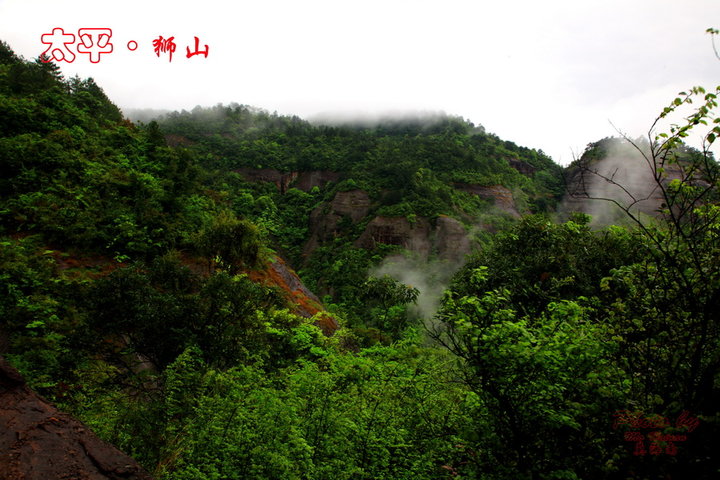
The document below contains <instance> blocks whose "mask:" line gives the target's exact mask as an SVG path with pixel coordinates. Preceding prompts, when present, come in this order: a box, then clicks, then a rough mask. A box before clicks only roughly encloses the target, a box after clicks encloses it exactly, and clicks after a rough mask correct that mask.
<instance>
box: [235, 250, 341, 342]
mask: <svg viewBox="0 0 720 480" xmlns="http://www.w3.org/2000/svg"><path fill="white" fill-rule="evenodd" d="M248 276H249V277H250V279H251V280H252V281H254V282H258V283H262V284H264V285H268V286H275V287H278V288H280V290H281V291H282V293H283V295H284V296H285V299H286V300H287V301H288V303H289V304H290V305H291V306H292V307H291V308H292V310H293V312H294V313H296V314H298V315H300V316H303V317H306V318H310V317H312V316H313V315H315V314H317V313H320V312H325V308H324V307H323V306H322V304H321V303H320V299H318V298H317V296H316V295H315V294H314V293H313V292H311V291H310V290H309V289H308V288H307V287H306V286H305V284H304V283H303V282H302V280H300V277H298V275H297V273H295V271H294V270H293V269H291V268H290V267H289V266H288V265H287V264H286V263H285V261H284V260H283V259H282V258H280V257H275V258H274V259H273V260H272V261H271V262H270V263H268V264H267V265H266V268H265V269H263V270H254V271H252V272H249V275H248ZM316 325H317V326H318V327H320V329H321V330H322V331H323V333H324V334H325V335H332V334H333V333H334V332H335V331H336V330H337V329H338V328H340V326H339V324H338V322H337V320H336V319H335V318H333V317H332V316H331V315H330V314H328V313H327V312H325V313H324V314H323V315H319V316H318V317H316Z"/></svg>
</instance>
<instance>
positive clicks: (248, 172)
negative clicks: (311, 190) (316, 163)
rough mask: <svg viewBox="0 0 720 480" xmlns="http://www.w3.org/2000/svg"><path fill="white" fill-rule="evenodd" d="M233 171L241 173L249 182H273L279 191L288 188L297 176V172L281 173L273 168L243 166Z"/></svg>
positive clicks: (283, 191)
mask: <svg viewBox="0 0 720 480" xmlns="http://www.w3.org/2000/svg"><path fill="white" fill-rule="evenodd" d="M235 171H236V172H237V173H239V174H240V175H242V176H243V177H244V178H245V179H246V180H247V181H249V182H270V183H274V184H275V186H276V187H277V188H278V190H280V192H281V193H285V192H286V191H287V190H288V188H290V184H291V183H292V182H294V181H295V180H296V179H297V177H298V172H288V173H283V172H281V171H279V170H275V169H272V168H249V167H243V168H238V169H237V170H235Z"/></svg>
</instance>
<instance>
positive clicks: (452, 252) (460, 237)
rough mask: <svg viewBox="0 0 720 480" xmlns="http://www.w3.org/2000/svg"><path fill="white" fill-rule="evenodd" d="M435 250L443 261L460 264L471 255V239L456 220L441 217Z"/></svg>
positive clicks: (438, 223)
mask: <svg viewBox="0 0 720 480" xmlns="http://www.w3.org/2000/svg"><path fill="white" fill-rule="evenodd" d="M435 249H436V250H437V252H438V256H439V257H440V258H442V259H443V260H450V261H452V262H459V261H460V260H462V259H463V258H464V257H465V255H467V254H468V253H470V250H471V246H470V237H468V234H467V232H466V231H465V227H463V225H462V223H460V222H458V221H457V220H455V219H454V218H450V217H446V216H440V217H438V219H437V222H436V235H435Z"/></svg>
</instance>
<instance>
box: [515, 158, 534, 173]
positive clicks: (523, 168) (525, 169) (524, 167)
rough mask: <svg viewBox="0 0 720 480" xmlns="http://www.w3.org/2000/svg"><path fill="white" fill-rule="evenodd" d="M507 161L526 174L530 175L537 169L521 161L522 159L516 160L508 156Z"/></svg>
mask: <svg viewBox="0 0 720 480" xmlns="http://www.w3.org/2000/svg"><path fill="white" fill-rule="evenodd" d="M508 163H509V164H510V166H511V167H512V168H514V169H515V170H517V171H518V172H520V173H522V174H523V175H527V176H530V175H532V174H533V173H535V171H536V170H537V168H535V167H533V166H532V165H530V164H529V163H527V162H523V161H522V160H517V159H515V158H508Z"/></svg>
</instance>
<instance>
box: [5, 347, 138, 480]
mask: <svg viewBox="0 0 720 480" xmlns="http://www.w3.org/2000/svg"><path fill="white" fill-rule="evenodd" d="M35 479H37V480H56V479H68V480H70V479H72V480H102V479H113V480H116V479H124V480H144V479H148V480H149V479H151V477H150V475H148V474H147V472H145V471H144V470H143V469H142V467H140V465H138V463H137V462H136V461H135V460H133V459H132V458H130V457H128V456H127V455H125V454H124V453H122V452H121V451H119V450H118V449H116V448H115V447H113V446H112V445H110V444H108V443H106V442H104V441H102V440H100V439H99V438H98V437H97V436H95V434H93V433H92V432H91V431H90V430H89V429H88V428H87V427H86V426H85V425H83V424H82V423H80V422H79V421H77V420H75V419H74V418H72V417H71V416H69V415H67V414H64V413H61V412H59V411H58V410H57V409H56V408H55V407H53V406H52V405H51V404H49V403H48V402H47V401H45V400H44V399H43V398H41V397H40V396H39V395H37V394H36V393H34V392H33V391H32V390H30V388H28V386H27V385H26V384H25V380H24V379H23V378H22V376H21V375H20V374H19V373H18V372H17V370H15V369H14V368H13V367H11V366H10V365H9V364H8V363H7V362H6V361H5V359H4V358H3V357H1V356H0V480H35Z"/></svg>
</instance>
